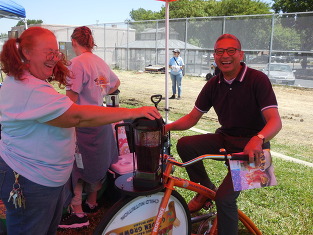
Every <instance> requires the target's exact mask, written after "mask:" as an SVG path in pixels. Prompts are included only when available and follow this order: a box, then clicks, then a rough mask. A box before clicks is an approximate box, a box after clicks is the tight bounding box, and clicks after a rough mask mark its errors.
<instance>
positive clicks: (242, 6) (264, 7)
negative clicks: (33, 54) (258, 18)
mask: <svg viewBox="0 0 313 235" xmlns="http://www.w3.org/2000/svg"><path fill="white" fill-rule="evenodd" d="M216 12H217V15H219V16H234V15H258V14H269V13H270V6H269V5H268V4H267V3H264V2H260V1H253V0H222V1H220V3H219V4H218V5H217V8H216Z"/></svg>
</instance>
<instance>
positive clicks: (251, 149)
mask: <svg viewBox="0 0 313 235" xmlns="http://www.w3.org/2000/svg"><path fill="white" fill-rule="evenodd" d="M262 144H263V140H262V139H260V138H259V137H257V136H253V137H252V138H251V139H250V141H249V142H248V143H247V145H246V147H245V148H244V150H243V152H244V153H245V154H247V155H249V163H253V162H256V161H257V159H259V158H260V156H261V155H262V152H263V149H262Z"/></svg>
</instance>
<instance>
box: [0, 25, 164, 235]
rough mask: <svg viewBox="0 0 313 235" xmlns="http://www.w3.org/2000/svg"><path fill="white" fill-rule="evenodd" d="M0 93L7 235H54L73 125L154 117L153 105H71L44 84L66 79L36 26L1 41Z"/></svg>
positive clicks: (1, 195)
mask: <svg viewBox="0 0 313 235" xmlns="http://www.w3.org/2000/svg"><path fill="white" fill-rule="evenodd" d="M0 62H1V69H2V70H3V71H4V72H5V73H6V74H7V75H8V76H7V77H6V78H5V80H4V82H3V85H2V87H1V90H0V116H1V125H2V129H1V140H0V156H1V157H0V182H1V185H0V199H1V200H2V201H3V202H4V204H5V207H6V225H7V231H8V234H14V235H19V234H23V235H25V234H26V235H27V234H29V235H33V234H56V231H57V227H58V224H59V223H60V220H61V216H62V210H63V205H64V200H65V194H64V192H65V190H64V188H65V186H64V185H65V184H66V182H67V181H68V179H69V177H70V175H71V172H72V168H73V162H74V153H75V139H76V138H75V129H74V127H88V126H101V125H105V124H108V123H113V122H117V121H120V120H123V119H134V118H138V117H147V118H150V119H155V118H160V114H159V113H158V111H157V110H156V108H155V107H141V108H135V109H127V108H107V107H99V106H95V105H77V104H75V103H73V101H72V100H71V99H70V98H68V97H67V96H65V95H62V94H60V93H58V92H57V91H56V90H55V89H54V88H53V86H52V85H51V84H50V83H49V82H51V81H54V82H58V83H59V86H65V85H66V78H67V77H71V74H70V72H69V70H68V68H67V65H68V64H67V62H66V61H65V59H64V56H63V54H62V53H61V52H60V51H59V49H58V43H57V40H56V37H55V35H54V34H53V33H52V32H51V31H49V30H47V29H44V28H41V27H31V28H29V29H27V30H25V31H24V32H23V33H22V34H21V36H20V37H19V38H17V39H9V40H8V41H6V42H5V44H4V45H3V48H2V52H1V54H0Z"/></svg>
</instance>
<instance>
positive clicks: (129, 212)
mask: <svg viewBox="0 0 313 235" xmlns="http://www.w3.org/2000/svg"><path fill="white" fill-rule="evenodd" d="M162 196H163V193H157V194H155V195H149V196H143V197H137V198H135V199H134V200H133V201H131V202H130V203H129V204H128V205H126V206H125V208H124V209H123V210H122V211H119V214H118V215H117V216H116V217H115V219H114V221H113V222H112V223H111V224H110V226H109V227H107V228H106V231H105V233H103V234H105V235H144V234H145V235H146V234H150V233H151V232H152V229H153V225H154V220H155V218H156V215H157V212H158V207H159V205H160V203H161V200H162ZM182 210H184V207H183V206H182V205H181V203H180V202H179V200H177V198H175V197H172V196H171V198H170V201H169V203H168V206H167V208H166V210H165V212H164V215H163V217H162V223H161V225H160V230H159V232H158V234H160V235H163V234H173V233H174V234H186V230H187V226H188V225H187V224H186V223H185V221H186V218H184V213H183V212H182Z"/></svg>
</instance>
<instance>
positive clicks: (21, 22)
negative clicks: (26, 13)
mask: <svg viewBox="0 0 313 235" xmlns="http://www.w3.org/2000/svg"><path fill="white" fill-rule="evenodd" d="M26 22H27V25H31V24H42V23H43V21H42V20H27V21H26ZM24 24H25V23H24V20H19V21H18V22H17V24H16V26H20V25H24Z"/></svg>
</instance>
